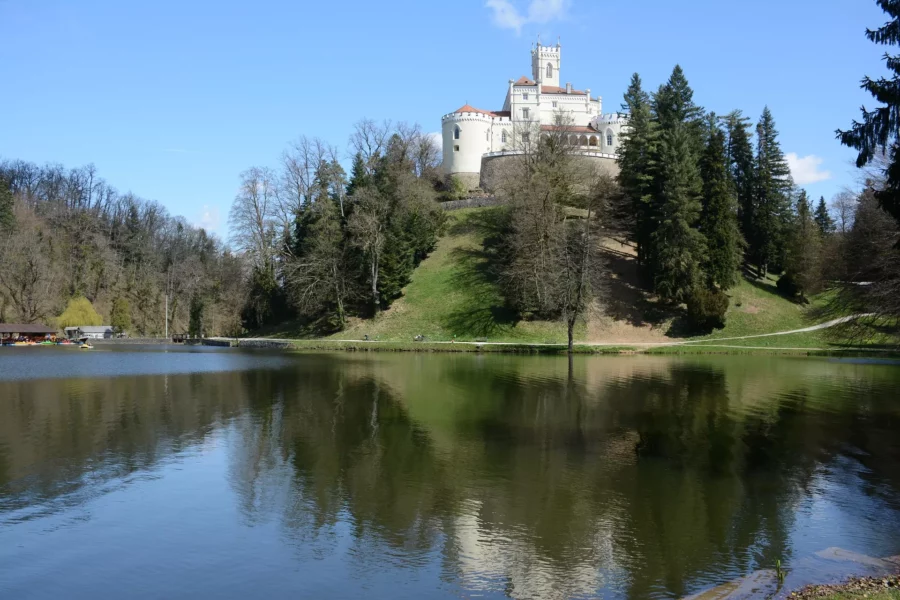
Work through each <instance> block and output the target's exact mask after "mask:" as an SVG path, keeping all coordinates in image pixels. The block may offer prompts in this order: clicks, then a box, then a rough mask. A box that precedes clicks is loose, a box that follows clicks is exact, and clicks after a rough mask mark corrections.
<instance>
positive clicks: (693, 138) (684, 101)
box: [653, 65, 703, 156]
mask: <svg viewBox="0 0 900 600" xmlns="http://www.w3.org/2000/svg"><path fill="white" fill-rule="evenodd" d="M653 109H654V114H655V117H656V120H657V122H658V123H659V126H660V128H662V129H663V130H669V129H672V128H673V127H675V126H676V125H677V124H679V123H681V124H684V125H685V126H686V127H685V133H686V134H687V140H688V142H689V144H690V146H689V147H690V149H691V151H692V152H694V153H695V156H697V155H699V153H700V148H701V144H702V138H703V109H702V108H700V107H699V106H697V105H696V104H695V103H694V90H692V89H691V86H690V85H689V84H688V80H687V78H686V77H685V75H684V71H683V70H682V69H681V66H680V65H675V68H674V69H673V70H672V74H671V75H670V76H669V80H668V81H667V82H666V83H665V84H663V85H661V86H660V88H659V90H658V91H657V92H656V94H655V95H654V97H653Z"/></svg>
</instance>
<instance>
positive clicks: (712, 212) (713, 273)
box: [700, 124, 741, 290]
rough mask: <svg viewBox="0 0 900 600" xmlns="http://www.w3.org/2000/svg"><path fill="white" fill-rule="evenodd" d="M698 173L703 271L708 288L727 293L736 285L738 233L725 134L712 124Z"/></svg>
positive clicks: (738, 254) (739, 245) (739, 239)
mask: <svg viewBox="0 0 900 600" xmlns="http://www.w3.org/2000/svg"><path fill="white" fill-rule="evenodd" d="M700 173H701V177H702V179H703V216H702V220H701V230H702V231H703V234H704V235H705V236H706V259H705V260H704V262H703V270H704V273H705V275H706V279H707V284H708V286H709V287H714V286H718V287H719V288H721V289H723V290H727V289H729V288H731V287H733V286H734V285H735V284H736V283H737V274H738V268H739V267H740V264H741V233H740V230H739V229H738V223H737V206H736V204H737V202H736V199H735V193H734V186H733V184H732V181H731V178H730V176H729V173H728V164H727V158H726V153H725V134H724V133H723V132H722V130H721V129H719V128H718V127H717V126H715V125H714V124H713V125H712V126H711V127H710V133H709V136H708V140H707V144H706V150H705V152H704V153H703V157H702V159H701V161H700Z"/></svg>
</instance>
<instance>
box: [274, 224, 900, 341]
mask: <svg viewBox="0 0 900 600" xmlns="http://www.w3.org/2000/svg"><path fill="white" fill-rule="evenodd" d="M497 210H499V209H497V208H474V209H464V210H459V211H454V212H452V213H449V215H448V217H449V224H448V228H447V233H446V234H445V235H444V236H443V237H442V238H441V239H440V240H439V241H438V244H437V247H436V248H435V250H434V252H433V253H432V254H431V255H430V256H429V257H428V258H427V259H426V260H425V261H423V262H422V264H421V265H420V266H419V267H418V268H417V269H416V271H415V272H414V273H413V275H412V278H411V281H410V283H409V285H408V286H407V287H406V288H405V289H404V291H403V296H402V297H401V298H399V299H397V300H396V301H395V302H394V303H393V305H392V306H391V308H390V309H389V310H386V311H383V312H382V313H381V314H380V315H378V316H377V317H376V318H374V319H351V320H350V322H349V323H348V327H347V328H346V329H345V330H344V331H342V332H340V333H336V334H334V335H331V336H328V337H326V338H322V339H312V338H311V336H310V334H309V332H307V331H304V330H303V329H302V328H300V327H297V326H293V325H292V324H290V323H288V324H285V325H284V326H282V327H278V328H274V329H270V330H268V331H263V332H258V333H257V335H264V336H266V337H270V338H275V339H285V340H288V339H289V340H292V342H294V343H295V346H296V347H297V348H299V349H315V350H326V349H331V350H375V349H378V350H395V351H400V350H403V351H442V352H447V351H452V352H465V351H481V352H525V351H526V347H524V346H521V345H522V344H541V345H542V346H539V347H534V346H528V347H527V348H528V350H527V351H528V352H559V351H561V350H562V349H563V348H562V347H559V348H555V347H552V346H550V345H553V344H556V345H561V344H564V343H565V340H566V330H565V325H564V324H563V323H561V322H554V321H531V320H523V319H520V318H518V316H517V315H516V314H515V313H514V312H513V311H510V310H509V309H508V308H507V307H506V306H505V305H504V302H503V297H502V295H501V293H500V289H499V287H498V285H497V283H496V281H495V280H494V278H493V276H492V272H491V268H490V266H491V262H490V261H491V255H490V253H489V252H487V251H486V250H485V244H484V242H485V240H486V238H488V236H490V235H491V233H492V221H493V220H494V219H493V217H494V216H495V215H496V211H497ZM602 251H603V253H604V256H605V258H606V262H607V264H608V265H609V269H610V274H611V278H610V285H609V289H608V290H606V298H605V299H604V301H603V303H602V304H603V306H602V307H601V308H599V309H598V310H595V311H593V312H592V314H591V315H590V316H589V318H588V319H587V320H586V322H584V323H582V324H580V325H579V326H578V327H577V329H576V339H577V340H578V341H579V342H581V343H582V344H583V345H579V348H578V351H580V352H583V353H599V352H603V353H610V352H623V351H624V352H630V351H641V352H643V351H647V352H653V353H657V352H661V353H692V354H694V353H707V352H716V353H720V352H726V353H743V352H767V351H778V352H792V353H803V352H805V351H810V352H816V353H820V352H827V351H834V352H847V351H848V350H852V349H854V348H866V349H867V350H883V351H891V350H895V351H896V350H898V348H897V347H896V346H895V344H897V343H898V340H897V339H893V340H891V339H889V338H888V337H884V336H882V338H879V339H877V340H875V339H874V338H873V339H870V340H864V341H863V342H857V343H856V344H850V345H848V344H842V343H841V342H840V340H837V339H835V338H834V337H832V336H831V335H830V334H829V332H828V331H827V330H820V331H812V332H805V333H797V334H791V335H784V336H772V337H764V338H751V339H744V340H734V339H731V338H738V337H743V336H752V335H758V334H764V333H771V332H778V331H789V330H794V329H801V328H804V327H808V326H809V325H811V324H813V322H812V321H811V317H810V311H809V310H808V307H804V306H801V305H799V304H796V303H794V302H791V301H789V300H787V299H785V298H784V297H782V296H781V295H780V294H779V293H778V291H777V289H776V287H775V278H772V277H769V278H767V279H756V278H752V277H745V278H742V280H741V281H740V283H739V284H738V285H737V286H736V287H735V288H734V289H732V290H729V292H728V293H729V296H730V297H731V303H730V306H729V308H728V313H727V319H726V326H725V328H724V329H721V330H718V331H716V332H714V333H713V334H710V335H707V336H690V335H689V334H688V333H687V328H686V326H685V323H684V317H683V314H682V313H680V312H679V311H677V310H672V309H671V308H668V307H665V306H662V305H661V304H659V303H657V302H656V299H655V298H654V297H653V296H652V295H651V294H649V293H647V292H646V291H644V289H643V286H641V285H640V281H639V278H638V271H637V265H636V261H635V256H634V251H633V248H631V247H630V246H629V245H627V244H624V243H619V242H616V241H607V243H605V244H604V246H603V248H602ZM818 300H819V301H821V299H818ZM815 304H816V300H814V302H813V307H815ZM367 336H368V339H369V340H373V341H378V342H380V343H378V344H371V343H369V344H367V343H365V342H360V341H357V340H363V339H365V338H366V337H367ZM416 336H424V338H425V340H426V341H425V342H414V341H413V339H414V338H415V337H416ZM451 340H455V341H456V342H490V343H492V342H505V345H502V346H492V345H487V344H483V345H481V346H478V347H474V346H470V345H460V344H437V343H435V342H449V341H451ZM891 341H893V344H891V343H889V342H891ZM673 342H691V344H685V345H679V346H676V347H668V346H667V347H659V348H654V347H652V346H651V345H652V344H666V343H673ZM599 343H603V344H605V345H604V346H596V345H593V346H592V345H589V344H599Z"/></svg>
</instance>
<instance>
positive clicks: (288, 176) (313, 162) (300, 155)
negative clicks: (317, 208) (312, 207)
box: [277, 135, 340, 229]
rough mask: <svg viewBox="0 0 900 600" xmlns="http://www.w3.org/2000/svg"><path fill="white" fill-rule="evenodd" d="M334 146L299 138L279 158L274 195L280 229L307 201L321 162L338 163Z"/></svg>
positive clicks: (284, 226)
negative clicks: (279, 166) (279, 178)
mask: <svg viewBox="0 0 900 600" xmlns="http://www.w3.org/2000/svg"><path fill="white" fill-rule="evenodd" d="M339 159H340V154H339V152H338V150H337V148H336V147H335V146H332V145H330V144H328V143H327V142H324V141H323V140H321V139H319V138H308V137H306V136H305V135H304V136H300V137H299V138H298V139H297V140H296V141H295V142H293V143H291V144H290V145H289V146H288V149H287V150H285V151H284V153H283V154H282V155H281V166H282V174H281V180H280V182H279V183H280V186H279V189H278V196H277V207H278V218H279V221H280V222H281V227H282V228H283V229H284V228H289V227H290V226H291V224H292V223H293V219H294V217H295V216H296V215H297V214H298V213H299V212H300V210H301V209H302V208H303V205H304V204H306V203H307V202H309V201H310V199H311V196H312V190H313V188H314V187H315V185H316V174H317V172H318V171H319V169H320V167H321V165H322V164H323V163H338V162H339Z"/></svg>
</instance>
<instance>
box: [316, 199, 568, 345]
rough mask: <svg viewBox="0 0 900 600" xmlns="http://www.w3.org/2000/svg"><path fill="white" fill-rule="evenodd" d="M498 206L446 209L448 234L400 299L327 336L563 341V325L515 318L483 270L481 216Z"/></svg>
mask: <svg viewBox="0 0 900 600" xmlns="http://www.w3.org/2000/svg"><path fill="white" fill-rule="evenodd" d="M492 210H496V209H491V208H487V209H484V208H482V209H464V210H459V211H453V212H450V213H448V221H449V222H448V227H447V234H446V235H444V237H442V238H441V239H440V240H439V242H438V244H437V247H436V248H435V250H434V252H432V254H431V255H430V256H429V257H428V258H427V259H426V260H425V261H423V262H422V264H421V265H419V267H418V268H417V269H416V271H415V272H414V273H413V275H412V279H411V281H410V283H409V285H408V286H407V287H406V289H405V290H404V295H403V297H402V298H399V299H397V300H396V301H395V302H394V303H393V305H392V306H391V308H390V309H389V310H386V311H384V312H382V314H381V315H379V316H378V317H377V318H375V319H371V320H362V319H354V320H353V321H352V322H351V323H350V326H349V327H348V328H347V329H346V330H345V331H342V332H340V333H337V334H335V335H332V336H330V337H331V339H361V338H362V337H363V336H364V335H368V336H369V337H370V338H372V339H379V340H390V341H403V342H406V341H411V340H412V339H413V338H414V337H415V336H417V335H424V336H425V337H426V339H429V340H451V339H454V337H455V338H456V339H457V340H460V341H475V340H489V341H509V342H538V343H543V342H552V343H562V342H564V341H565V339H566V331H565V326H564V325H563V324H562V323H555V322H526V321H519V320H516V319H515V318H514V315H513V314H511V313H510V311H509V310H507V309H506V308H505V307H504V306H503V298H502V296H501V295H500V291H499V289H498V288H497V286H496V284H495V283H494V282H493V281H492V279H491V276H490V274H489V273H488V272H487V266H488V265H487V258H486V257H485V256H484V253H483V248H482V243H483V241H484V231H483V229H482V228H481V227H480V226H479V220H481V219H483V218H484V217H485V216H488V215H490V212H489V211H492Z"/></svg>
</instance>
